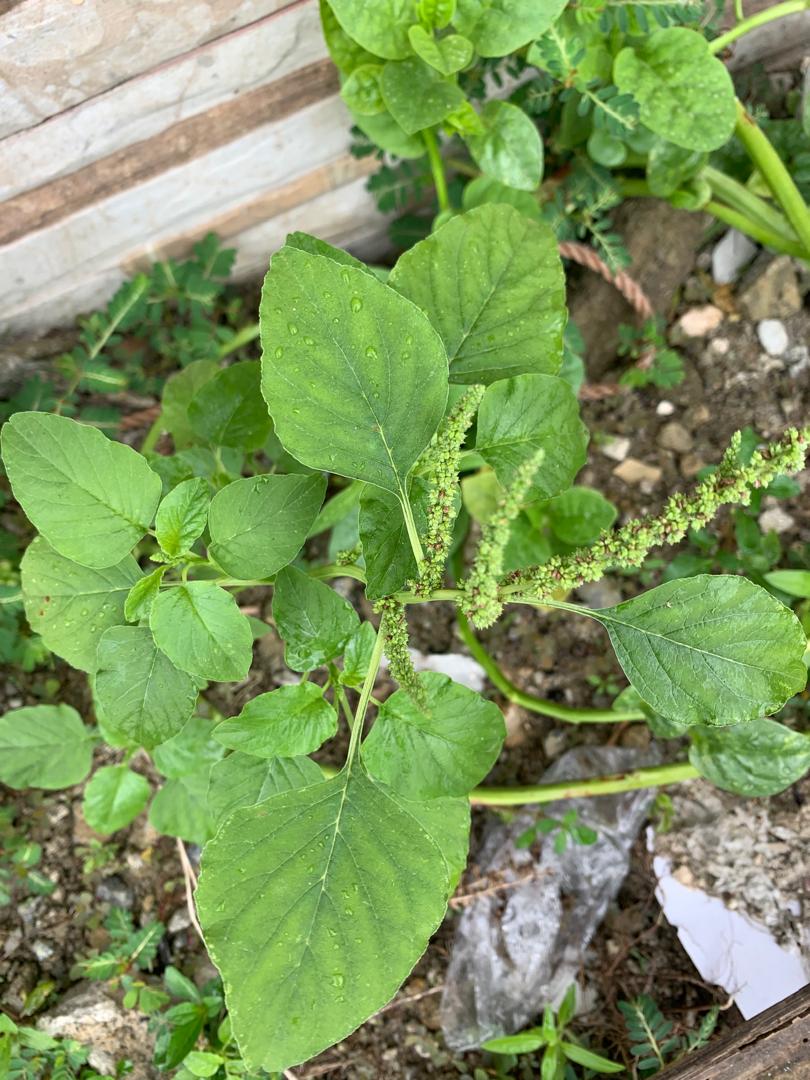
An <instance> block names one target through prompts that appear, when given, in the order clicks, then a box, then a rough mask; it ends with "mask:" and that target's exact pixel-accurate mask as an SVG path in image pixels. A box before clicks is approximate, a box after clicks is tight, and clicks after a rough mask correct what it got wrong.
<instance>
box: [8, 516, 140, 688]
mask: <svg viewBox="0 0 810 1080" xmlns="http://www.w3.org/2000/svg"><path fill="white" fill-rule="evenodd" d="M140 573H141V572H140V569H139V568H138V564H137V563H136V562H135V560H134V559H133V558H132V556H131V555H127V556H126V557H125V558H123V559H122V560H121V562H120V563H118V565H117V566H109V567H106V568H105V569H102V570H97V569H91V568H90V567H87V566H80V565H79V564H78V563H75V562H71V561H70V559H66V558H65V557H64V556H63V555H59V554H58V553H57V552H55V551H54V550H53V548H52V547H51V546H50V545H49V544H48V543H47V542H46V541H45V540H43V539H42V537H41V536H38V537H37V538H36V539H35V540H33V541H32V542H31V544H29V546H28V549H27V550H26V552H25V554H24V555H23V557H22V562H21V563H20V579H21V583H22V592H23V601H24V604H25V615H26V618H27V619H28V622H29V623H30V624H31V629H32V630H35V631H36V632H37V633H38V634H41V635H42V640H43V641H44V642H45V644H46V645H47V646H48V648H49V649H50V650H51V651H52V652H55V653H56V655H57V656H61V657H62V658H63V659H64V660H67V662H68V663H69V664H71V665H72V666H73V667H76V668H80V669H81V670H82V671H90V672H92V671H95V670H96V651H97V649H98V643H99V641H100V640H101V635H102V634H103V633H104V631H105V630H106V629H107V628H108V627H110V626H120V625H121V624H122V623H123V622H124V604H125V602H126V599H127V595H128V594H129V591H130V589H131V588H132V587H133V585H134V584H135V583H136V582H137V581H138V580H139V579H140Z"/></svg>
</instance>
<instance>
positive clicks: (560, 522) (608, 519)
mask: <svg viewBox="0 0 810 1080" xmlns="http://www.w3.org/2000/svg"><path fill="white" fill-rule="evenodd" d="M547 509H548V514H549V518H550V520H551V527H552V529H553V530H554V532H555V533H556V535H557V536H558V537H559V538H560V540H562V541H563V543H565V544H576V545H581V544H591V543H593V541H594V540H595V539H596V538H597V536H599V534H600V533H601V532H602V530H603V529H609V528H610V526H611V525H612V524H613V522H614V521H615V520H616V514H617V510H616V507H615V506H614V505H613V503H611V502H608V500H607V499H606V498H605V497H604V495H601V494H600V493H599V492H598V491H595V490H594V489H593V488H589V487H572V488H569V489H568V491H564V492H563V493H562V495H558V496H557V497H556V498H554V499H552V500H551V502H550V503H549V504H548V507H547Z"/></svg>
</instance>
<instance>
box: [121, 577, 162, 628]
mask: <svg viewBox="0 0 810 1080" xmlns="http://www.w3.org/2000/svg"><path fill="white" fill-rule="evenodd" d="M168 569H169V568H168V566H166V565H165V564H164V565H163V566H159V567H158V568H157V569H156V570H153V571H152V573H151V574H147V575H146V576H145V577H142V578H141V579H140V580H139V581H136V582H135V584H134V585H133V586H132V588H131V589H130V590H129V592H128V593H127V598H126V600H125V601H124V617H125V619H126V620H127V622H139V621H140V620H141V619H148V618H149V612H150V611H151V610H152V603H153V601H154V599H155V597H156V596H157V594H158V593H159V592H160V583H161V581H162V580H163V575H164V574H165V573H166V571H167V570H168Z"/></svg>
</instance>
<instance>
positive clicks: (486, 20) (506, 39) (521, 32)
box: [453, 0, 567, 56]
mask: <svg viewBox="0 0 810 1080" xmlns="http://www.w3.org/2000/svg"><path fill="white" fill-rule="evenodd" d="M566 2H567V0H543V3H538V2H537V0H458V4H457V7H456V14H455V17H454V18H453V25H454V26H455V27H456V29H457V30H460V31H461V32H462V33H463V34H466V35H467V36H468V37H469V38H471V39H472V42H473V44H474V45H475V48H476V49H477V51H478V52H479V53H480V54H481V56H507V55H508V54H509V53H513V52H516V51H517V50H518V49H519V48H521V46H523V45H527V44H528V43H529V42H530V41H533V40H534V39H535V38H539V37H540V35H541V34H544V33H545V32H546V30H548V28H549V27H550V26H551V24H552V23H553V22H554V21H555V20H556V18H557V16H558V15H559V14H560V13H561V12H562V10H563V8H564V7H565V5H566Z"/></svg>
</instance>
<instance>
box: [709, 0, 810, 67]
mask: <svg viewBox="0 0 810 1080" xmlns="http://www.w3.org/2000/svg"><path fill="white" fill-rule="evenodd" d="M808 9H810V0H784V3H781V4H774V6H773V7H771V8H766V9H765V11H758V12H757V13H756V15H749V16H748V18H747V19H743V20H742V21H741V22H738V23H737V25H736V26H732V28H731V29H730V30H727V31H726V32H725V34H721V35H720V37H717V38H715V39H714V41H712V42H711V43H710V45H709V48H710V50H711V51H712V52H713V53H714V54H715V56H716V55H717V54H718V53H721V52H722V51H723V49H725V48H726V47H727V46H729V45H730V44H731V43H732V41H736V40H737V38H741V37H742V36H743V34H748V33H750V32H751V31H752V30H756V28H757V27H758V26H764V25H765V24H766V23H769V22H773V20H774V19H783V18H784V17H785V16H786V15H796V14H797V13H798V12H800V11H807V10H808ZM740 10H742V9H740Z"/></svg>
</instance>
